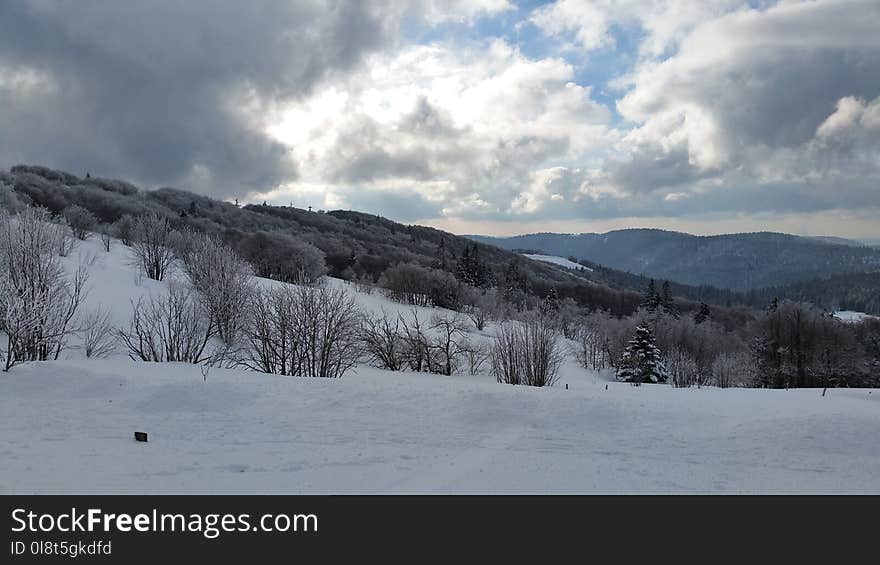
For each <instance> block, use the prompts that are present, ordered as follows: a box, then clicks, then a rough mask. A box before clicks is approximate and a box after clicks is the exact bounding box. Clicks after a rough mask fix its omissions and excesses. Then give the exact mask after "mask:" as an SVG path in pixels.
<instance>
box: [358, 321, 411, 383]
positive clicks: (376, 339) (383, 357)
mask: <svg viewBox="0 0 880 565" xmlns="http://www.w3.org/2000/svg"><path fill="white" fill-rule="evenodd" d="M358 336H359V337H360V340H361V342H362V343H363V346H364V351H365V353H366V355H367V358H368V359H369V362H370V363H372V364H373V365H375V366H377V367H379V368H380V369H387V370H389V371H399V370H401V369H403V367H404V365H405V363H406V358H405V350H406V340H405V339H404V337H403V335H402V334H401V329H400V318H399V317H394V318H392V317H391V316H389V315H388V314H386V313H385V311H384V310H383V311H382V315H381V316H373V315H365V316H363V318H362V319H361V324H360V329H359V332H358Z"/></svg>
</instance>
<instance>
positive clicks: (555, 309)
mask: <svg viewBox="0 0 880 565" xmlns="http://www.w3.org/2000/svg"><path fill="white" fill-rule="evenodd" d="M559 309H560V302H559V294H558V293H557V292H556V289H555V288H551V289H550V292H548V293H547V296H545V297H544V300H543V301H542V302H541V313H542V314H544V315H545V316H555V315H557V314H559Z"/></svg>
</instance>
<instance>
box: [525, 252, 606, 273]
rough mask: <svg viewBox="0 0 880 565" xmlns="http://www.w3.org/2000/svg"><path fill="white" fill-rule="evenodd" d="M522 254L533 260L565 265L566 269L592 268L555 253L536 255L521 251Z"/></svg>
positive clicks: (588, 269) (589, 269)
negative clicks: (557, 255)
mask: <svg viewBox="0 0 880 565" xmlns="http://www.w3.org/2000/svg"><path fill="white" fill-rule="evenodd" d="M523 255H525V256H526V257H528V258H529V259H532V260H533V261H542V262H544V263H552V264H554V265H559V266H560V267H565V268H566V269H574V270H578V269H585V270H587V271H592V270H593V269H591V268H589V267H585V266H583V265H580V264H578V263H575V262H574V261H569V260H568V259H566V258H565V257H556V256H555V255H538V254H535V253H523Z"/></svg>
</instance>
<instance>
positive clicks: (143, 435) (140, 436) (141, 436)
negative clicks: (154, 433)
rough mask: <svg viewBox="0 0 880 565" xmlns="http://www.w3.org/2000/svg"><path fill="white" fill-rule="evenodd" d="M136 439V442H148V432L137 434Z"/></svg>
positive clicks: (135, 434)
mask: <svg viewBox="0 0 880 565" xmlns="http://www.w3.org/2000/svg"><path fill="white" fill-rule="evenodd" d="M134 439H135V440H136V441H147V432H135V433H134Z"/></svg>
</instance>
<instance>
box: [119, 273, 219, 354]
mask: <svg viewBox="0 0 880 565" xmlns="http://www.w3.org/2000/svg"><path fill="white" fill-rule="evenodd" d="M212 335H213V332H212V326H211V322H210V316H209V315H208V313H207V312H206V311H205V309H204V307H203V306H202V304H201V302H200V301H199V300H198V299H197V297H196V296H194V294H193V290H192V289H191V288H190V287H187V286H185V285H182V284H179V283H172V284H170V285H169V286H168V294H167V295H166V296H162V297H155V296H152V297H150V298H148V299H144V298H141V299H139V300H138V301H137V302H134V303H132V317H131V322H130V323H129V326H128V329H126V330H122V331H120V332H119V337H120V339H121V340H122V342H123V343H124V344H125V346H126V347H127V348H128V354H129V357H131V358H132V359H133V360H135V361H154V362H181V363H195V364H200V363H206V362H210V361H212V360H213V358H214V354H211V353H207V349H208V343H209V341H210V340H211V337H212Z"/></svg>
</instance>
